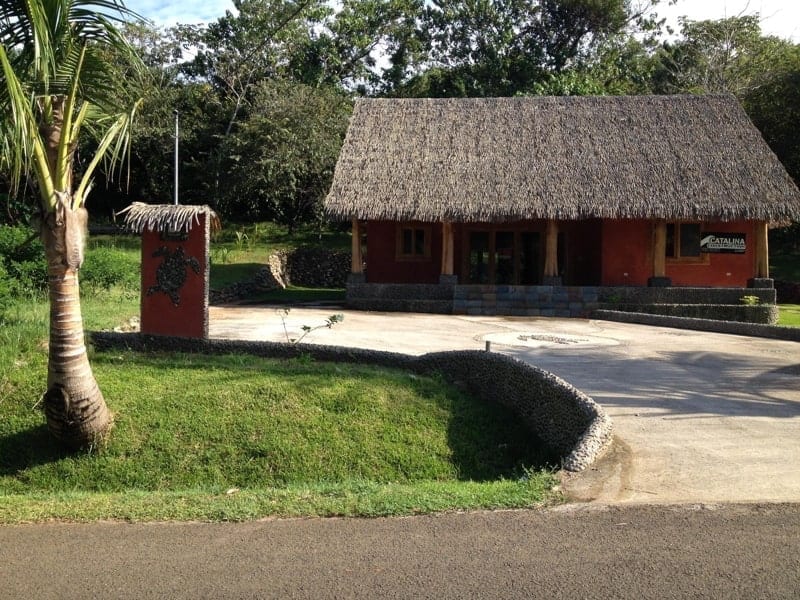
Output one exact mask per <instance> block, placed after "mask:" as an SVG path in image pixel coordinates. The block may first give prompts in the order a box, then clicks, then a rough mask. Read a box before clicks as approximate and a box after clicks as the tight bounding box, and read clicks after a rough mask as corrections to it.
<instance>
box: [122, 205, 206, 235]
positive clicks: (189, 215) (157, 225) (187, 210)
mask: <svg viewBox="0 0 800 600" xmlns="http://www.w3.org/2000/svg"><path fill="white" fill-rule="evenodd" d="M117 214H118V215H122V214H124V215H125V227H127V228H128V229H130V230H131V231H133V232H134V233H142V231H144V230H145V229H149V230H150V231H171V232H180V231H183V232H186V233H188V232H189V231H191V229H192V227H193V226H194V225H197V224H199V223H200V215H203V214H205V215H208V218H209V221H210V226H211V230H212V231H219V229H220V222H219V217H218V216H217V213H215V212H214V211H213V210H212V209H211V208H210V207H208V206H206V205H203V206H184V205H182V204H145V203H144V202H134V203H132V204H131V205H130V206H128V207H127V208H123V209H122V210H121V211H119V212H118V213H117Z"/></svg>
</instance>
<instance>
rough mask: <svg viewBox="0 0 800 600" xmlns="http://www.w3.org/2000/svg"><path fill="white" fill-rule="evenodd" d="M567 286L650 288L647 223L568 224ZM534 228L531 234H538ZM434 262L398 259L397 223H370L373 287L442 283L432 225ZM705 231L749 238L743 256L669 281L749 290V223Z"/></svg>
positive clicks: (716, 257) (672, 266)
mask: <svg viewBox="0 0 800 600" xmlns="http://www.w3.org/2000/svg"><path fill="white" fill-rule="evenodd" d="M560 228H561V230H562V231H564V233H565V235H566V241H567V249H566V259H567V264H566V266H567V269H566V270H567V273H566V280H565V282H564V283H565V284H567V285H598V284H599V285H608V286H614V285H638V286H646V285H647V280H648V279H649V278H650V277H652V276H653V227H652V221H649V220H645V219H635V220H626V219H609V220H604V221H603V222H602V224H600V223H599V222H598V221H581V222H566V223H562V224H561V225H560ZM537 229H540V228H537V227H535V226H534V223H531V230H537ZM430 230H431V256H430V259H426V260H414V261H402V260H397V258H396V248H397V240H396V235H397V233H396V232H397V225H396V223H395V222H394V221H370V222H368V223H367V281H368V282H371V283H438V281H439V273H440V269H441V252H442V228H441V224H439V223H432V224H430ZM703 230H704V231H714V232H721V233H724V232H736V233H744V234H745V235H746V243H747V251H746V252H745V253H744V254H709V255H708V259H709V260H708V264H702V263H676V262H670V261H669V260H668V261H667V266H666V275H667V277H669V278H670V279H671V280H672V285H675V286H692V287H705V286H713V287H745V286H746V285H747V280H748V279H750V278H751V277H753V275H754V272H755V238H754V235H753V232H754V230H753V225H752V223H749V222H744V221H735V222H729V223H724V222H717V223H704V224H703ZM454 233H455V268H456V272H457V273H460V271H461V264H462V260H463V248H462V247H463V230H462V228H461V227H458V226H456V227H454Z"/></svg>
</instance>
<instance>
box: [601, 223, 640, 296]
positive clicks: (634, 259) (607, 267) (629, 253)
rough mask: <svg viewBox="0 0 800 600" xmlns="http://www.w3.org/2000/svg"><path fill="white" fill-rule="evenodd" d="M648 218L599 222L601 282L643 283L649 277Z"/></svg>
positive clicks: (606, 283) (611, 283)
mask: <svg viewBox="0 0 800 600" xmlns="http://www.w3.org/2000/svg"><path fill="white" fill-rule="evenodd" d="M652 240H653V234H652V225H651V223H650V221H645V220H633V221H631V220H621V219H610V220H605V221H603V235H602V249H601V251H600V254H601V256H602V277H601V285H647V280H648V279H649V278H650V277H652V276H653V251H652V245H653V241H652Z"/></svg>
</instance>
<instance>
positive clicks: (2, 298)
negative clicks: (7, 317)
mask: <svg viewBox="0 0 800 600" xmlns="http://www.w3.org/2000/svg"><path fill="white" fill-rule="evenodd" d="M13 299H14V281H13V280H12V279H11V278H10V277H9V276H8V271H6V268H5V267H4V266H3V263H2V262H1V261H0V314H2V312H3V311H4V310H5V309H6V308H7V307H8V305H9V304H11V302H12V300H13Z"/></svg>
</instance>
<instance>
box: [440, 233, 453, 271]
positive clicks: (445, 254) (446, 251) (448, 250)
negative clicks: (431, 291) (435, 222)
mask: <svg viewBox="0 0 800 600" xmlns="http://www.w3.org/2000/svg"><path fill="white" fill-rule="evenodd" d="M453 248H454V242H453V224H452V223H451V222H450V221H444V222H443V223H442V275H453V269H454V267H453V256H454V254H453Z"/></svg>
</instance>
